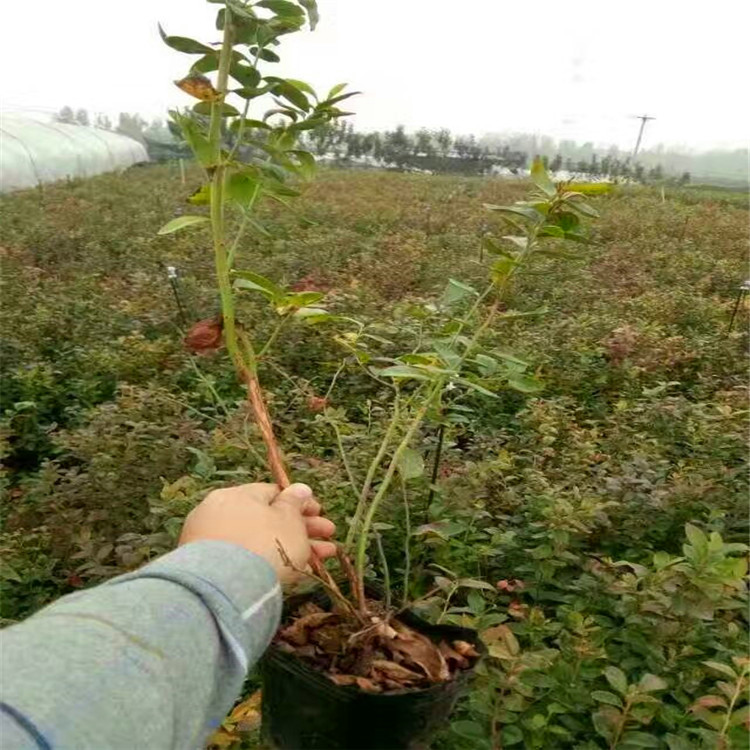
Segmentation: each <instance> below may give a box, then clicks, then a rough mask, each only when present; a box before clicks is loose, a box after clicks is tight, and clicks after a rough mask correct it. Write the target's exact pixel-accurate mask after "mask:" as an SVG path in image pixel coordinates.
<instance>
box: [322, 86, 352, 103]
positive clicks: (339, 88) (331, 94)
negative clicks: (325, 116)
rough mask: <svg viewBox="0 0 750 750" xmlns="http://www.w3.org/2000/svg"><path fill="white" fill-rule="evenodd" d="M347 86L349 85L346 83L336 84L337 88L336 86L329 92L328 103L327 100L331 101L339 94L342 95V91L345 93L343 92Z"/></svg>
mask: <svg viewBox="0 0 750 750" xmlns="http://www.w3.org/2000/svg"><path fill="white" fill-rule="evenodd" d="M347 85H348V84H346V83H337V84H336V85H335V86H334V87H333V88H332V89H331V90H330V91H329V92H328V96H327V97H326V101H327V100H329V99H333V97H334V96H336V94H339V93H341V92H342V91H343V90H344V89H345V88H346V87H347Z"/></svg>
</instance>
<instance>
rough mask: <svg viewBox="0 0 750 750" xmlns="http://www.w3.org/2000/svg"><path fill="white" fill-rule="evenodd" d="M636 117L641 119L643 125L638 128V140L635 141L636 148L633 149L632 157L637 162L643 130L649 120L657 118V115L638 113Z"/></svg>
mask: <svg viewBox="0 0 750 750" xmlns="http://www.w3.org/2000/svg"><path fill="white" fill-rule="evenodd" d="M636 119H637V120H640V121H641V127H640V129H639V130H638V140H637V141H636V142H635V148H634V149H633V156H632V157H631V159H632V160H633V161H634V162H635V157H636V156H638V149H639V148H640V147H641V140H642V139H643V131H644V129H645V128H646V123H647V122H648V121H649V120H655V119H656V118H655V117H651V116H649V115H636Z"/></svg>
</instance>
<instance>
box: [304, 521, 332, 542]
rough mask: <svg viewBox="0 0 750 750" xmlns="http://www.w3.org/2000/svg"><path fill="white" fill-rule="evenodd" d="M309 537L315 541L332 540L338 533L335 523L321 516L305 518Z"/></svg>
mask: <svg viewBox="0 0 750 750" xmlns="http://www.w3.org/2000/svg"><path fill="white" fill-rule="evenodd" d="M305 526H306V528H307V536H309V537H311V538H313V539H330V538H331V537H332V536H333V535H334V534H335V533H336V526H335V525H334V523H333V521H330V520H328V519H327V518H322V517H321V516H315V517H313V518H305Z"/></svg>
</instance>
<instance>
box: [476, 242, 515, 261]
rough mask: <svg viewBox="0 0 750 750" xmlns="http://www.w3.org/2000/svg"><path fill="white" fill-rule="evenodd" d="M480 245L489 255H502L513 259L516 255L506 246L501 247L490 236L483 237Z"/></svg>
mask: <svg viewBox="0 0 750 750" xmlns="http://www.w3.org/2000/svg"><path fill="white" fill-rule="evenodd" d="M482 247H483V248H484V249H485V250H486V251H487V252H488V253H489V254H490V255H503V256H505V257H506V258H513V259H515V257H516V255H515V254H514V253H513V252H512V251H511V250H508V248H507V247H503V246H502V245H500V244H499V243H498V242H496V241H495V240H494V239H493V238H492V237H483V238H482Z"/></svg>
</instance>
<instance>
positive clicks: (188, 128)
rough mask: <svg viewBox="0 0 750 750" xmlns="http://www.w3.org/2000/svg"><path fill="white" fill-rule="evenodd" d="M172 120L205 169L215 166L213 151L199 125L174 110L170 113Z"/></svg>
mask: <svg viewBox="0 0 750 750" xmlns="http://www.w3.org/2000/svg"><path fill="white" fill-rule="evenodd" d="M170 114H171V115H172V119H173V120H174V121H175V122H176V123H177V125H178V127H179V128H180V131H181V132H182V136H183V138H184V139H185V140H186V141H187V144H188V146H190V149H191V151H192V152H193V153H194V154H195V158H196V159H197V160H198V162H199V163H200V164H201V166H204V167H210V166H212V165H213V159H214V155H213V149H212V148H211V144H210V143H209V141H208V138H206V136H205V135H203V133H202V132H201V130H200V128H199V126H198V123H197V122H196V121H195V120H194V119H193V118H192V117H190V116H187V115H181V114H179V113H177V112H175V111H174V110H173V111H171V112H170Z"/></svg>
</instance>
